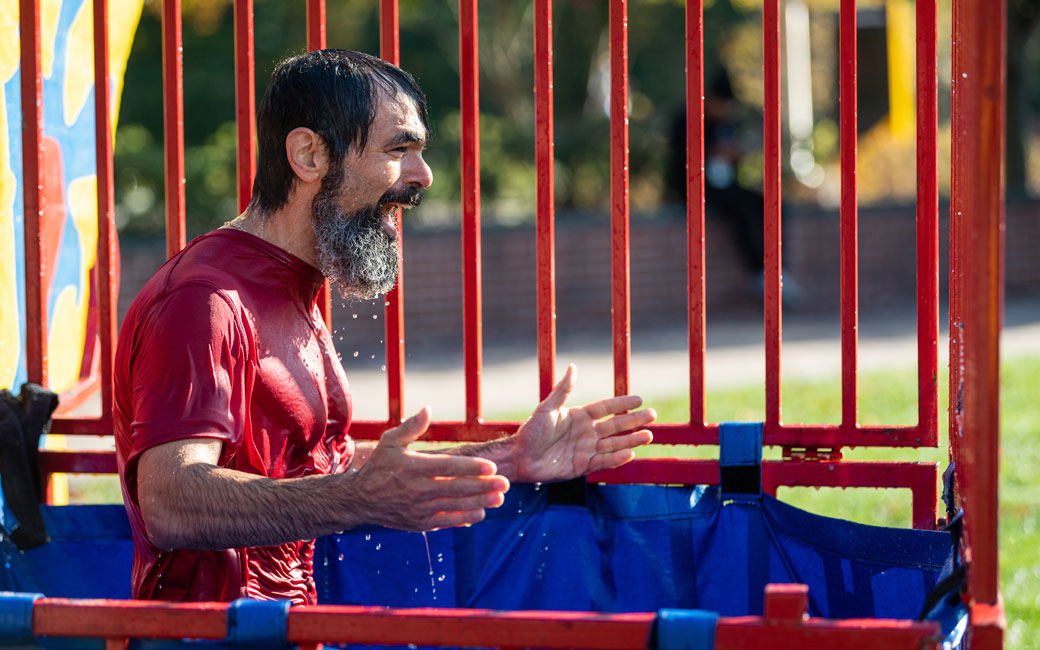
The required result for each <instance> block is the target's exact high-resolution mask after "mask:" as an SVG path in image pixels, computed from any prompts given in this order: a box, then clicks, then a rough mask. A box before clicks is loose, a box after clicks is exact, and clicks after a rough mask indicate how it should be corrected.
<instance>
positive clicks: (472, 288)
mask: <svg viewBox="0 0 1040 650" xmlns="http://www.w3.org/2000/svg"><path fill="white" fill-rule="evenodd" d="M478 60H479V53H478V40H477V0H459V68H460V75H459V77H460V79H459V86H460V88H461V93H462V99H461V106H460V108H461V114H462V276H463V282H464V285H465V286H464V289H463V295H464V298H463V321H464V325H463V332H464V337H465V353H464V354H465V369H466V370H465V371H466V420H467V421H468V422H473V421H476V420H478V419H479V418H480V376H481V366H482V358H481V357H482V354H483V349H482V347H483V346H482V344H481V294H480V78H479V70H480V69H479V67H478Z"/></svg>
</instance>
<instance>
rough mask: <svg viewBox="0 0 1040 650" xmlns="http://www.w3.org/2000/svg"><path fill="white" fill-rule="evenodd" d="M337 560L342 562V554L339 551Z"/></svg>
mask: <svg viewBox="0 0 1040 650" xmlns="http://www.w3.org/2000/svg"><path fill="white" fill-rule="evenodd" d="M339 561H340V562H342V561H343V554H342V553H340V554H339Z"/></svg>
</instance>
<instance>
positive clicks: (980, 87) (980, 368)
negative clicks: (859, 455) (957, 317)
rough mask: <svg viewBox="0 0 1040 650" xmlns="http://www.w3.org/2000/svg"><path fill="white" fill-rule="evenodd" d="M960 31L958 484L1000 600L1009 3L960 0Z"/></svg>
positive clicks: (984, 595)
mask: <svg viewBox="0 0 1040 650" xmlns="http://www.w3.org/2000/svg"><path fill="white" fill-rule="evenodd" d="M955 5H957V6H959V11H958V13H957V15H956V20H955V22H954V24H953V40H954V43H955V44H956V49H955V50H954V59H953V64H954V65H953V78H954V87H953V93H954V94H953V106H952V109H953V120H954V122H953V132H954V134H956V137H955V138H954V140H955V146H956V147H957V154H958V155H957V157H956V158H955V159H954V160H955V161H956V166H955V167H954V169H953V181H954V186H953V197H954V198H953V205H954V209H955V210H956V215H955V216H956V218H957V219H958V220H963V221H962V223H961V229H962V230H961V235H962V240H961V246H962V249H961V251H962V253H963V259H962V275H961V279H962V283H961V286H960V289H961V291H962V292H963V296H962V299H963V301H964V302H963V303H962V304H963V305H965V306H967V307H968V309H966V310H965V311H964V313H963V314H962V316H963V322H964V330H963V333H962V334H963V338H962V342H961V346H962V353H961V354H962V356H961V360H962V362H963V371H962V372H963V375H962V381H963V410H962V411H961V413H960V418H961V423H962V430H961V433H962V434H963V445H964V449H963V453H962V454H961V458H960V462H959V464H958V467H957V470H958V476H957V479H958V483H957V484H958V486H959V488H960V495H961V500H962V504H963V505H964V509H965V517H964V522H965V533H966V538H967V549H966V551H965V552H966V556H967V557H968V558H969V564H968V585H969V592H970V594H971V596H972V597H973V598H974V600H975V602H979V603H986V604H994V603H997V601H998V598H999V592H998V586H997V581H998V576H999V570H998V562H997V508H996V504H997V503H998V499H997V497H998V470H999V457H998V453H999V441H1000V418H999V410H1000V409H999V406H1000V329H1001V324H1002V318H1003V309H1004V293H1003V287H1004V282H1003V281H1004V173H1003V165H1004V119H1005V118H1004V106H1005V89H1006V83H1007V80H1006V69H1005V57H1006V50H1007V34H1006V29H1007V26H1006V20H1007V14H1006V10H1007V8H1006V5H1005V3H1002V2H1001V3H996V4H993V5H986V6H983V5H982V4H981V3H971V2H963V0H957V2H955Z"/></svg>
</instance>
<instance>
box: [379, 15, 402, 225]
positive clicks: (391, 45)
mask: <svg viewBox="0 0 1040 650" xmlns="http://www.w3.org/2000/svg"><path fill="white" fill-rule="evenodd" d="M398 13H399V10H398V5H397V0H379V56H380V57H382V58H383V59H384V60H386V61H389V62H390V63H393V64H394V65H400V58H401V55H400V49H401V47H400V34H399V31H398V25H399V20H400V19H399V15H398ZM398 232H400V230H398Z"/></svg>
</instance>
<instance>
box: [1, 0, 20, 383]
mask: <svg viewBox="0 0 1040 650" xmlns="http://www.w3.org/2000/svg"><path fill="white" fill-rule="evenodd" d="M5 3H10V0H5ZM0 20H2V18H0ZM0 47H2V45H0ZM4 94H5V93H4V87H3V86H2V85H0V260H13V259H14V236H15V232H14V198H15V177H14V172H13V171H11V143H10V142H9V141H8V138H7V102H6V98H5V96H4ZM21 341H22V332H21V328H20V327H19V325H18V290H17V287H16V285H15V268H14V264H10V263H6V262H5V263H3V264H0V388H10V387H11V384H12V383H13V382H14V375H15V373H16V372H17V370H18V350H19V349H20V348H21Z"/></svg>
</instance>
